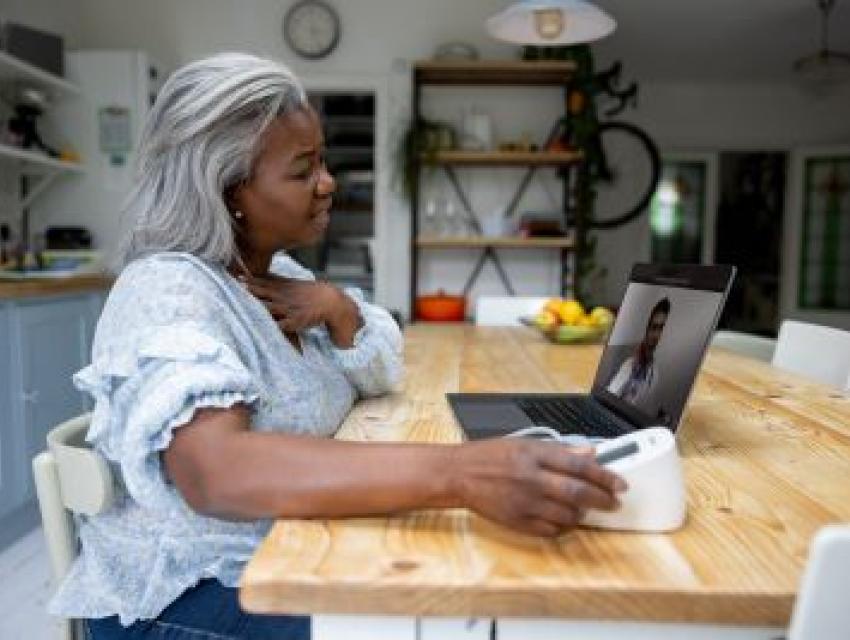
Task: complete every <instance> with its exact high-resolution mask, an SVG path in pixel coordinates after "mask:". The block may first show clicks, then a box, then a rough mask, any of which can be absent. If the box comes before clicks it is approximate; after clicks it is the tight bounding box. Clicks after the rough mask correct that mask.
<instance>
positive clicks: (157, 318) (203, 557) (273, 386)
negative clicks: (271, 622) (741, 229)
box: [49, 253, 402, 626]
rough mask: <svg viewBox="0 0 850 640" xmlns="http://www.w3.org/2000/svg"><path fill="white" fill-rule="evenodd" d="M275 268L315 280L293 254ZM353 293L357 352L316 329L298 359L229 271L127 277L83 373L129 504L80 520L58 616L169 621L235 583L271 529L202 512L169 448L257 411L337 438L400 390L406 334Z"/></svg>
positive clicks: (102, 443)
mask: <svg viewBox="0 0 850 640" xmlns="http://www.w3.org/2000/svg"><path fill="white" fill-rule="evenodd" d="M271 270H272V272H274V273H276V274H278V275H282V276H287V277H291V278H299V279H312V278H313V275H312V273H310V272H309V271H307V270H305V269H303V268H302V267H300V266H299V265H297V264H296V263H295V262H294V261H293V260H292V259H291V258H289V257H288V256H285V255H283V254H280V255H278V256H276V257H275V259H274V261H273V263H272V269H271ZM346 293H348V295H350V296H351V297H352V298H353V299H354V300H355V302H356V303H357V305H358V307H359V310H360V314H361V317H362V319H363V321H364V325H363V327H362V328H361V329H360V330H359V331H358V333H357V335H356V336H355V340H354V345H353V346H352V347H351V348H350V349H338V348H336V347H335V346H334V344H333V343H332V342H331V340H330V336H329V335H328V332H327V330H326V329H325V328H324V327H314V328H312V329H309V330H307V331H306V332H303V333H302V334H301V335H300V338H301V344H302V351H303V353H299V352H298V350H296V349H295V347H294V346H293V345H292V344H291V343H290V342H289V341H288V340H287V339H286V338H285V337H284V336H283V334H282V333H281V331H280V329H279V328H278V326H277V325H276V324H275V322H274V320H273V319H272V317H271V315H270V314H269V313H268V311H267V310H266V308H265V307H264V306H263V304H262V303H261V302H260V301H258V300H257V299H256V298H254V297H253V296H252V295H251V294H250V293H249V292H248V291H247V290H246V289H245V288H244V287H243V285H241V284H240V283H239V282H238V281H237V280H236V279H234V278H233V277H232V276H230V275H229V274H228V273H227V271H226V270H225V269H224V268H223V267H222V266H220V265H216V264H211V263H208V262H204V261H202V260H199V259H198V258H196V257H194V256H191V255H188V254H182V253H161V254H156V255H153V256H149V257H146V258H142V259H139V260H137V261H135V262H133V263H131V264H130V265H128V266H127V267H126V268H125V269H124V271H123V272H122V273H121V275H120V276H119V278H118V280H117V281H116V283H115V285H114V287H113V289H112V291H111V293H110V295H109V298H108V300H107V302H106V305H105V307H104V309H103V314H102V315H101V318H100V321H99V322H98V325H97V331H96V333H95V339H94V347H93V349H92V364H91V365H90V366H88V367H86V368H85V369H83V370H81V371H80V372H78V373H77V374H76V375H75V376H74V382H75V384H76V385H77V387H78V388H79V389H81V390H83V391H86V392H88V393H89V394H91V395H92V396H93V397H94V401H95V404H94V413H93V416H92V422H91V427H90V429H89V433H88V440H89V441H90V442H91V443H92V445H93V446H94V447H95V448H96V449H97V450H98V451H100V452H101V453H102V454H103V455H104V456H105V457H106V459H107V461H108V462H109V464H110V466H111V467H112V469H113V471H114V474H115V477H116V478H117V482H118V484H119V487H118V491H117V499H116V501H115V504H114V505H113V506H112V507H111V508H110V509H109V510H108V511H106V512H104V513H102V514H100V515H97V516H94V517H91V518H86V517H82V516H80V517H78V521H77V525H78V528H79V535H80V542H81V551H80V555H79V556H78V558H77V559H76V560H75V562H74V564H73V567H72V568H71V571H70V573H69V574H68V576H67V577H66V579H65V580H64V581H63V583H62V584H61V585H60V587H59V589H58V591H57V593H56V594H55V596H54V597H53V599H52V601H51V602H50V606H49V610H50V612H51V613H52V614H54V615H61V616H65V617H74V618H100V617H105V616H112V615H116V614H117V615H118V616H119V617H120V620H121V623H122V624H124V625H125V626H126V625H129V624H131V623H132V622H134V621H136V620H139V619H151V618H155V617H157V616H158V615H159V614H160V612H162V610H163V609H165V607H167V606H168V605H169V604H170V603H171V602H173V601H174V600H176V599H177V598H178V597H179V596H180V595H181V594H182V593H183V592H184V591H185V590H186V589H188V588H190V587H192V586H194V585H195V584H196V583H197V582H198V581H199V580H201V579H203V578H210V577H214V578H217V579H218V580H219V581H221V583H222V584H224V585H226V586H236V584H237V581H238V578H239V574H240V572H241V570H242V567H243V565H244V563H245V562H246V561H247V560H248V559H249V558H250V557H251V554H252V553H253V551H254V548H255V547H256V546H257V544H258V543H259V541H260V540H261V539H262V537H263V536H264V535H265V533H266V532H267V531H268V529H269V527H270V524H271V522H270V521H267V520H264V521H255V522H228V521H225V520H219V519H216V518H210V517H206V516H202V515H199V514H198V513H196V512H194V511H192V509H191V508H190V507H189V506H188V505H187V504H186V502H184V500H183V498H182V497H181V495H180V493H179V492H178V491H177V490H176V488H175V487H174V485H173V484H171V483H170V482H169V480H168V478H167V477H166V475H165V473H164V469H163V466H162V463H161V461H160V452H161V451H162V450H164V449H165V448H166V447H167V446H168V444H169V442H170V441H171V438H172V435H173V431H174V429H175V428H177V427H179V426H181V425H183V424H186V423H187V422H189V421H190V420H191V419H192V415H193V413H194V412H195V410H197V409H198V408H200V407H230V406H232V405H234V404H236V403H245V404H246V405H248V406H250V408H251V425H252V428H254V429H257V430H262V431H270V430H277V431H284V432H287V433H293V434H305V435H313V436H331V435H333V434H334V432H335V431H336V430H337V429H338V428H339V426H340V424H341V423H342V421H343V420H344V419H345V417H346V415H347V414H348V412H349V410H350V409H351V407H352V405H353V403H354V402H355V400H356V399H357V398H358V397H363V396H371V395H377V394H381V393H385V392H387V391H389V390H390V389H391V388H392V387H393V385H395V384H396V383H397V381H398V380H399V378H400V376H401V369H402V366H401V349H402V338H401V334H400V332H399V330H398V328H397V326H396V324H395V322H394V321H393V319H392V318H391V317H390V316H389V314H388V313H387V312H386V311H384V310H382V309H380V308H378V307H375V306H373V305H370V304H367V303H366V302H364V301H363V299H362V296H361V295H359V292H358V291H357V290H346ZM234 473H239V470H238V469H234Z"/></svg>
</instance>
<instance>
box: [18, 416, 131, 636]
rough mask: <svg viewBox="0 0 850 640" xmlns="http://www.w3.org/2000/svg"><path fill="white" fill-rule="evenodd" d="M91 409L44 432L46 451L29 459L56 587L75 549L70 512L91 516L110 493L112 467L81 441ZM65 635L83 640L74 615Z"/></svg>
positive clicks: (111, 497)
mask: <svg viewBox="0 0 850 640" xmlns="http://www.w3.org/2000/svg"><path fill="white" fill-rule="evenodd" d="M90 420H91V415H90V414H85V415H82V416H79V417H77V418H73V419H71V420H68V421H67V422H63V423H62V424H60V425H59V426H57V427H55V428H54V429H53V430H52V431H50V433H48V434H47V451H42V452H41V453H39V454H38V455H37V456H36V457H35V458H34V459H33V461H32V469H33V475H34V477H35V490H36V495H37V496H38V506H39V509H40V511H41V522H42V526H43V529H44V538H45V541H46V542H47V553H48V555H49V556H50V566H51V569H52V571H53V582H54V587H55V586H58V585H59V583H60V582H61V581H62V579H63V578H64V577H65V575H66V574H67V573H68V570H69V569H70V568H71V563H73V561H74V558H75V557H76V555H77V553H78V541H77V536H76V532H75V530H74V523H73V519H72V517H71V514H72V513H80V514H83V515H88V516H92V515H96V514H98V513H101V512H103V511H105V510H106V509H108V508H109V507H110V506H111V505H112V502H113V500H114V498H115V490H114V481H113V477H112V472H111V471H110V469H109V466H108V465H107V463H106V460H105V459H104V458H103V456H101V455H100V454H99V453H97V452H96V451H94V450H93V449H91V448H90V447H89V446H88V445H87V444H86V441H85V437H86V432H87V431H88V428H89V422H90ZM61 632H62V636H61V637H62V638H63V639H64V640H82V638H83V637H84V634H83V633H82V629H81V628H80V625H79V624H78V621H76V620H64V621H63V624H62V627H61Z"/></svg>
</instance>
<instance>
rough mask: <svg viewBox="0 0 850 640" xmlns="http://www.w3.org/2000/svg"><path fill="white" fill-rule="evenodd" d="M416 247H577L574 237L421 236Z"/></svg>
mask: <svg viewBox="0 0 850 640" xmlns="http://www.w3.org/2000/svg"><path fill="white" fill-rule="evenodd" d="M416 246H417V247H420V248H429V249H453V248H454V249H470V248H473V249H486V248H487V247H493V248H497V249H572V248H573V247H574V246H575V241H574V240H573V238H572V236H567V237H564V238H523V237H520V236H504V237H483V236H482V237H479V236H472V237H458V238H444V237H437V236H419V237H418V238H417V239H416Z"/></svg>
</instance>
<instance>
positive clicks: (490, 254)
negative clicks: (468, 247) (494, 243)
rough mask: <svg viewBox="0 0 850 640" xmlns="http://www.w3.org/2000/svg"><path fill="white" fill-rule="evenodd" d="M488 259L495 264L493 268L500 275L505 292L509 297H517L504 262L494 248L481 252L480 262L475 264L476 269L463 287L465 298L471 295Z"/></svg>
mask: <svg viewBox="0 0 850 640" xmlns="http://www.w3.org/2000/svg"><path fill="white" fill-rule="evenodd" d="M488 259H490V260H491V261H492V262H493V266H494V267H495V268H496V272H497V273H498V274H499V279H500V280H501V281H502V284H503V285H504V286H505V291H507V292H508V295H511V296H515V295H516V291H514V287H513V285H512V284H511V281H510V279H509V278H508V274H507V273H506V272H505V269H504V267H502V262H501V261H500V260H499V256H498V255H497V254H496V250H495V249H494V248H493V247H487V248H486V249H484V251H482V252H481V255H480V256H479V258H478V261H477V262H476V263H475V268H474V269H473V270H472V273H470V274H469V277H468V278H467V279H466V284H465V285H463V295H464V297H465V296H468V295H469V292H470V290H471V289H472V285H473V284H475V281H476V280H477V279H478V275H479V274H480V273H481V269H482V268H483V267H484V263H485V262H487V260H488Z"/></svg>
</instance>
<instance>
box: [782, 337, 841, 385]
mask: <svg viewBox="0 0 850 640" xmlns="http://www.w3.org/2000/svg"><path fill="white" fill-rule="evenodd" d="M772 363H773V366H775V367H779V368H780V369H785V370H786V371H791V372H794V373H798V374H800V375H803V376H807V377H809V378H812V379H814V380H817V381H819V382H825V383H826V384H831V385H833V386H835V387H839V388H844V387H845V386H846V385H847V382H848V378H850V332H847V331H842V330H841V329H833V328H832V327H823V326H820V325H817V324H810V323H808V322H799V321H796V320H785V321H784V322H783V323H782V326H781V327H780V328H779V338H778V340H777V342H776V351H775V352H774V354H773V360H772Z"/></svg>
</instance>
